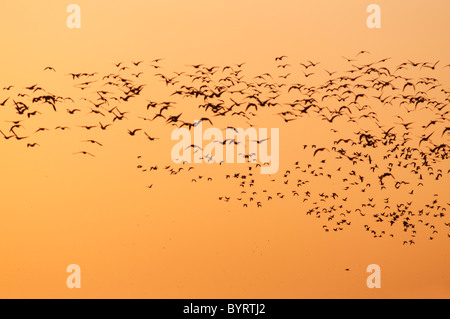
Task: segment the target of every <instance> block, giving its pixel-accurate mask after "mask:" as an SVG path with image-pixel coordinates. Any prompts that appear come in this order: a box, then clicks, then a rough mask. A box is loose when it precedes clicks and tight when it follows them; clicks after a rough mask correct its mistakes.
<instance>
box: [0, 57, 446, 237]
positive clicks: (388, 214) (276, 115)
mask: <svg viewBox="0 0 450 319" xmlns="http://www.w3.org/2000/svg"><path fill="white" fill-rule="evenodd" d="M369 57H371V53H370V52H367V51H360V52H358V53H357V54H356V55H355V56H354V57H351V58H347V57H342V58H343V60H342V63H343V64H344V68H345V70H344V71H329V70H327V69H324V68H321V62H318V61H300V62H295V61H293V60H292V59H290V58H289V57H287V56H279V57H276V58H275V59H274V60H275V65H274V71H273V72H270V73H269V72H265V73H262V74H257V75H255V76H253V75H246V63H240V64H233V65H227V66H223V67H219V66H207V65H203V64H195V65H187V66H186V67H185V70H184V71H181V72H170V71H167V72H164V71H163V70H165V68H164V66H163V65H162V59H155V60H153V61H151V62H150V63H149V62H145V61H130V62H119V63H116V64H114V66H113V68H114V71H113V72H111V73H109V74H100V73H97V72H93V73H84V72H82V73H69V74H64V76H66V77H68V78H69V79H70V81H72V84H73V88H74V90H76V91H78V92H79V93H78V94H79V95H80V96H81V97H79V98H76V97H75V95H74V96H62V95H57V94H54V93H51V91H50V90H48V89H47V88H44V87H42V86H40V85H38V84H33V85H30V86H26V87H20V88H17V87H15V86H14V85H9V86H6V87H3V88H2V90H1V91H0V116H1V114H2V112H3V113H5V112H8V113H7V114H9V115H11V116H14V118H13V119H11V120H7V121H6V123H8V124H6V125H2V127H1V126H0V133H1V134H2V136H3V139H4V140H5V141H19V142H21V143H24V146H26V147H27V148H36V147H39V146H40V143H39V142H40V141H39V136H40V135H41V134H44V133H46V132H47V133H48V132H50V131H61V132H62V131H68V130H72V129H78V130H85V131H86V132H92V134H94V132H95V134H96V136H97V135H98V134H99V133H103V134H107V132H108V131H109V130H111V128H112V127H115V126H116V125H118V124H119V123H132V124H133V125H134V126H131V125H130V127H128V128H127V129H124V130H123V133H124V134H127V135H129V136H131V137H133V138H141V139H144V140H147V141H149V142H157V141H158V140H164V139H167V140H169V138H170V135H169V134H167V135H165V136H161V135H159V134H158V133H161V132H162V128H163V127H169V128H172V129H173V128H175V127H186V128H188V129H189V130H192V129H194V128H195V127H196V125H198V123H199V122H195V119H197V120H200V121H201V122H203V123H204V124H205V125H211V126H214V127H222V128H223V130H224V131H226V130H234V129H235V128H236V127H249V126H256V125H255V123H256V122H257V121H258V120H259V119H261V118H269V119H270V120H271V123H273V125H272V127H284V126H286V127H287V126H294V127H295V125H296V122H297V121H298V122H297V123H299V122H301V121H307V122H310V123H313V124H312V125H313V126H315V127H319V128H320V129H321V132H322V133H321V135H322V136H326V140H327V141H326V142H323V143H322V142H321V144H318V143H311V144H307V143H305V140H304V139H302V140H301V141H299V142H298V145H293V146H292V147H291V148H290V152H292V154H293V155H295V156H296V157H297V158H298V159H297V160H295V161H293V162H292V163H291V164H290V165H289V166H288V167H282V171H280V172H278V173H277V174H275V175H272V176H264V175H261V174H258V173H256V172H255V168H256V167H258V166H260V165H267V163H258V161H257V159H256V156H255V155H256V154H238V156H243V157H245V158H246V159H247V164H246V165H245V168H242V169H238V170H237V171H236V170H235V171H230V170H228V171H226V172H224V174H223V176H217V174H218V173H217V172H218V171H217V170H216V171H215V176H206V175H205V171H202V169H204V168H205V165H202V164H200V165H198V164H189V163H183V164H173V163H169V164H167V163H166V164H163V165H161V164H159V163H156V159H151V161H152V162H151V163H145V162H144V156H142V155H138V156H137V158H138V165H137V169H139V170H140V171H142V172H143V173H146V174H155V173H156V172H164V173H166V174H167V175H168V176H174V175H180V176H187V178H188V181H189V182H190V183H192V184H200V183H202V182H205V183H213V182H214V181H216V180H217V179H223V180H225V181H227V180H228V182H229V183H233V182H234V184H233V186H234V187H232V188H230V189H227V191H226V194H224V195H220V196H219V197H218V199H219V200H220V201H223V202H236V203H239V204H240V205H241V206H242V207H243V208H247V207H251V206H254V207H256V208H259V207H262V206H263V205H266V204H268V203H269V202H271V201H276V200H286V199H288V198H290V200H295V201H298V202H299V204H300V207H301V208H302V209H304V211H305V213H306V215H307V216H311V217H314V218H316V219H317V220H318V221H319V222H320V223H321V224H322V228H323V230H324V231H325V232H338V231H342V230H344V229H346V228H348V227H350V226H351V225H352V222H353V223H355V222H356V221H358V220H359V218H361V220H362V221H363V222H362V224H363V227H364V230H365V231H367V232H368V233H369V234H370V235H371V236H373V237H375V238H378V237H383V236H387V237H396V238H397V237H400V238H402V239H401V241H402V243H403V244H404V245H412V244H414V243H415V240H416V237H417V236H418V233H419V232H423V233H425V234H426V235H424V237H425V238H428V239H429V240H432V239H434V238H435V237H436V236H438V234H439V233H440V232H442V231H443V232H445V234H446V236H447V237H450V220H449V219H448V217H447V215H446V211H447V208H449V207H450V203H449V202H448V200H449V198H448V190H446V189H445V179H446V178H448V174H449V173H450V167H449V165H448V157H449V154H450V149H449V145H448V139H449V133H450V126H449V122H450V117H449V113H450V110H449V109H448V105H449V102H450V89H448V88H446V87H445V86H444V85H443V84H442V83H441V82H440V81H439V79H438V78H437V76H434V73H435V72H438V71H439V72H450V65H444V64H443V63H441V62H440V61H430V62H417V61H410V60H408V61H406V62H403V63H400V64H397V65H391V63H390V62H391V58H383V59H377V60H375V61H370V62H364V63H363V62H361V59H363V58H369ZM148 69H150V71H149V70H148ZM43 72H47V73H55V76H56V75H57V74H58V72H57V70H56V69H55V68H53V67H51V66H48V67H46V68H45V69H44V70H43ZM411 74H412V75H411ZM417 74H422V75H421V76H417ZM145 76H147V77H148V76H150V77H152V79H153V80H157V81H158V82H160V83H161V84H160V86H161V87H160V89H159V91H160V92H167V96H166V98H164V99H163V100H157V99H155V98H150V99H149V96H151V94H145V93H144V92H145V89H146V86H147V85H148V84H147V83H145V81H143V80H142V79H143V78H144V77H145ZM153 89H155V88H154V86H152V90H153ZM54 112H56V113H63V114H64V116H65V117H67V118H68V120H67V122H66V123H69V124H61V123H56V124H55V126H53V127H49V126H48V127H47V126H45V127H43V126H40V125H36V122H37V123H39V119H41V118H42V117H45V116H46V115H47V114H49V113H54ZM77 121H79V122H80V124H79V125H73V123H76V122H77ZM137 121H139V122H140V123H142V124H141V125H140V127H136V125H135V124H136V123H138V122H137ZM46 123H48V122H46ZM303 123H304V122H303ZM157 135H158V136H157ZM266 141H267V139H265V140H258V141H256V142H258V143H265V142H266ZM216 142H218V143H220V144H222V145H225V144H226V143H230V144H231V143H234V144H237V143H238V142H237V141H236V140H221V141H216ZM294 142H295V140H294V141H292V143H294ZM82 143H85V144H86V145H90V147H91V149H94V150H99V149H100V148H101V147H103V143H102V142H101V141H99V140H98V139H97V138H94V137H93V138H89V139H86V140H83V141H82ZM191 148H192V151H198V149H200V150H201V147H200V146H198V145H195V144H192V145H191ZM91 149H89V148H88V147H86V148H85V149H83V150H77V151H75V152H74V155H77V156H81V155H86V156H89V157H95V151H92V150H91ZM297 152H298V154H299V155H297ZM281 156H283V154H281ZM306 158H309V160H308V161H306V160H305V159H306ZM203 159H204V160H205V161H206V162H213V161H214V155H213V154H207V155H204V158H203ZM225 166H226V165H222V167H221V169H223V170H224V171H225V170H226V168H225ZM233 169H234V168H233ZM199 170H200V173H197V171H199ZM219 172H220V171H219ZM439 183H440V184H439ZM314 185H316V187H314ZM327 185H328V186H329V187H327ZM434 185H442V186H438V187H441V190H442V191H443V192H444V197H445V196H447V197H445V198H444V199H443V200H442V199H440V192H434V193H433V192H432V193H430V196H426V195H422V198H420V197H419V198H418V197H417V194H425V193H423V192H424V191H423V190H425V189H429V188H431V189H433V187H435V186H434ZM425 186H428V188H427V187H425ZM147 187H148V188H152V187H153V184H151V185H149V186H147ZM315 189H316V191H314V190H315ZM317 189H320V191H317ZM446 191H447V193H446V194H445V192H446ZM447 221H448V222H447ZM447 227H448V228H447ZM445 230H447V231H445Z"/></svg>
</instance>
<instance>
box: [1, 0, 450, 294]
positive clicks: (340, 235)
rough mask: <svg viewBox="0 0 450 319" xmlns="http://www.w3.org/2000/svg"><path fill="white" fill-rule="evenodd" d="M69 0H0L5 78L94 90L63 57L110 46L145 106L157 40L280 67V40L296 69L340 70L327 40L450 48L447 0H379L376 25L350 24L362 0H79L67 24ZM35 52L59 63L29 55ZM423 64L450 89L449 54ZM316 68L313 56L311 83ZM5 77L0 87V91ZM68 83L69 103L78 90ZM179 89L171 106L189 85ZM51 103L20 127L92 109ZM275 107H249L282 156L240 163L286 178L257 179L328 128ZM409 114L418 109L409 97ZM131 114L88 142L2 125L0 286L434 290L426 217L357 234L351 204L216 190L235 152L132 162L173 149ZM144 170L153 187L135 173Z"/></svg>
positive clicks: (438, 290) (179, 65)
mask: <svg viewBox="0 0 450 319" xmlns="http://www.w3.org/2000/svg"><path fill="white" fill-rule="evenodd" d="M69 3H70V2H65V1H51V0H47V1H20V0H19V1H10V0H5V1H2V3H1V4H0V30H3V31H2V33H1V35H2V37H1V39H2V40H1V41H2V42H1V45H0V49H1V54H0V57H1V59H0V89H1V88H3V87H6V86H8V85H14V86H15V87H14V89H13V91H14V93H15V94H16V93H17V92H20V90H22V91H23V90H24V89H23V88H24V87H25V86H30V85H33V84H39V85H41V86H43V87H45V88H48V89H49V90H51V91H52V92H54V93H55V94H61V95H65V96H76V97H77V98H78V99H79V98H81V97H83V94H91V95H89V98H92V96H93V95H92V93H88V92H80V91H79V90H76V89H74V87H73V82H72V80H71V77H70V76H67V74H68V73H70V72H98V73H99V74H101V75H106V74H109V73H110V72H113V71H114V70H115V67H114V64H113V63H118V62H119V61H125V62H124V63H127V65H129V64H130V63H131V62H130V61H138V60H144V61H145V62H144V64H145V65H146V66H145V74H144V75H143V77H142V78H141V79H140V80H139V81H140V82H142V83H145V84H147V85H146V87H145V89H144V93H143V95H144V96H143V98H141V99H140V100H139V101H137V102H136V104H133V109H132V111H131V110H130V112H134V110H135V108H134V107H136V109H139V108H140V109H139V110H141V111H139V112H138V113H139V114H138V115H143V114H145V113H143V110H145V107H144V106H145V103H146V102H145V101H146V100H147V99H153V100H161V101H163V100H165V99H167V98H168V97H167V92H168V91H167V90H168V89H167V88H165V85H164V84H162V83H161V82H160V81H158V80H156V78H155V77H154V76H153V74H154V73H158V72H159V71H160V70H159V69H158V70H152V68H151V67H149V64H150V61H152V60H153V59H156V58H164V60H162V61H161V62H160V65H161V66H162V68H161V72H167V73H170V72H172V73H173V71H181V70H183V71H186V70H189V67H187V65H189V64H196V63H203V64H205V65H218V66H221V67H223V66H224V65H231V64H235V63H241V62H246V63H247V64H246V65H245V73H246V74H250V75H256V74H262V73H264V72H271V73H273V74H275V73H276V72H278V73H276V74H281V73H280V70H278V69H277V68H276V64H275V63H274V57H276V56H280V55H286V56H288V58H287V60H286V61H287V63H291V64H295V65H296V68H297V69H296V70H301V69H300V68H299V63H300V62H302V61H306V60H312V61H320V62H321V64H320V67H321V68H324V69H327V70H333V71H339V72H342V71H344V70H346V68H347V67H348V64H346V62H345V60H344V59H342V57H341V56H346V57H349V56H353V57H354V56H355V54H356V53H357V52H359V51H360V50H368V51H370V52H371V55H370V56H367V57H364V59H366V60H364V61H376V60H377V59H378V60H379V59H382V58H385V57H392V60H391V61H390V65H392V66H396V65H398V64H400V63H402V62H405V61H407V60H408V59H410V60H412V61H429V62H434V61H437V60H440V64H439V66H440V67H442V66H444V65H445V64H448V63H450V60H449V58H448V57H449V56H450V43H449V42H448V41H446V38H447V37H448V36H447V33H448V30H449V29H450V22H449V20H448V13H449V12H450V3H449V2H448V1H443V0H442V1H433V2H424V1H418V0H409V1H403V0H402V1H395V2H393V1H377V2H376V3H377V4H379V5H380V7H381V10H382V13H381V17H382V28H381V29H374V30H373V29H368V28H367V26H366V18H367V16H368V13H366V7H367V6H368V5H369V4H370V3H372V2H368V1H357V0H348V1H339V2H338V1H330V0H328V1H325V0H322V1H287V0H286V1H253V0H249V1H235V0H232V1H206V0H204V1H199V0H194V1H167V0H165V1H143V0H142V1H137V0H132V1H127V2H126V3H125V2H112V1H103V0H97V1H77V2H76V3H77V4H78V5H80V7H81V10H82V12H81V18H82V27H81V29H69V28H67V26H66V18H67V16H68V14H67V13H66V7H67V5H68V4H69ZM46 66H52V67H54V68H55V69H56V70H57V72H56V73H54V72H48V71H46V72H44V71H43V69H44V67H46ZM296 72H298V74H297V73H296V74H297V75H301V72H299V71H296ZM322 72H323V71H322ZM424 74H425V73H419V72H418V73H414V72H410V73H409V74H408V75H409V76H411V77H415V78H418V77H421V76H424ZM433 74H434V76H436V77H437V78H439V81H440V83H441V84H443V87H445V88H446V89H447V90H448V88H449V86H448V83H449V79H450V68H446V69H442V68H439V69H438V70H436V71H435V73H433ZM293 76H294V75H293ZM324 79H325V80H326V74H325V73H323V74H322V75H320V76H318V77H317V78H314V79H312V80H311V82H310V83H320V81H322V80H324ZM314 81H317V82H314ZM8 94H9V93H8V92H6V91H5V90H2V91H0V102H2V101H3V100H4V99H6V97H8V96H9V95H8ZM171 98H172V97H169V99H171ZM76 101H77V102H76V103H74V104H70V107H77V106H78V107H81V106H83V104H81V102H79V100H76ZM178 101H184V100H182V99H179V100H178ZM9 103H10V102H8V105H9ZM77 103H80V104H77ZM139 103H140V104H139ZM180 103H181V102H180ZM183 103H186V106H185V108H184V109H183V108H182V107H181V109H183V111H182V112H185V115H186V113H189V112H190V111H187V107H188V106H189V105H191V104H190V103H191V101H185V102H183ZM124 109H126V107H124ZM61 110H62V111H61V112H60V113H58V114H54V113H51V112H48V113H45V116H41V117H40V118H39V119H33V120H32V122H31V123H32V124H33V125H31V126H30V127H29V128H28V131H27V130H24V131H22V132H23V134H24V135H31V134H33V132H34V131H35V130H36V128H38V127H47V126H48V127H51V126H54V125H55V123H57V124H58V125H59V124H66V125H69V126H71V127H77V126H78V125H84V124H86V123H87V122H89V123H93V125H96V124H97V122H98V121H97V120H95V121H90V120H87V119H88V118H90V117H89V116H87V115H82V116H85V118H86V122H80V121H74V120H71V119H69V120H67V121H66V120H64V121H65V122H64V123H62V122H60V121H62V120H61V119H62V118H63V116H66V114H67V113H66V112H65V111H64V108H62V109H61ZM127 110H128V109H127ZM185 110H186V111H185ZM48 111H51V109H49V110H48ZM0 112H1V113H0V116H1V117H2V118H1V119H0V129H2V130H3V131H4V132H6V131H8V129H9V126H8V125H9V124H8V123H6V122H4V121H3V118H4V120H5V121H6V120H13V119H15V118H17V116H15V114H14V113H13V112H9V113H8V112H7V111H5V110H0ZM180 112H181V111H180ZM389 112H390V111H389V110H388V111H387V113H386V114H387V115H386V114H385V115H384V116H386V118H388V117H389V115H390V113H389ZM380 115H381V113H380ZM191 116H192V119H194V118H195V116H197V114H196V113H194V112H192V114H191ZM412 116H413V117H414V116H416V115H412ZM130 118H131V116H130ZM80 119H84V118H83V117H80ZM274 119H275V117H270V116H267V117H263V116H261V118H259V120H258V123H257V124H258V125H259V126H260V127H268V128H270V127H278V128H280V170H279V172H278V173H277V174H275V176H271V177H268V176H260V175H259V173H255V175H256V174H258V177H257V178H258V180H259V181H260V184H258V187H257V188H258V189H264V188H268V189H271V191H272V192H275V193H276V192H277V191H278V189H277V187H280V189H282V191H283V192H284V191H286V192H290V190H289V191H288V190H287V188H283V185H281V186H278V184H277V186H275V187H272V186H271V185H272V184H271V182H270V179H271V178H280V179H282V175H283V173H284V172H285V170H286V169H291V168H292V163H293V162H295V161H298V160H300V161H302V164H303V165H304V163H306V161H307V160H312V159H311V158H310V154H309V155H307V153H306V152H301V150H300V149H299V146H298V145H302V144H308V143H309V144H311V143H317V144H319V143H322V142H326V141H328V140H329V135H328V134H329V133H325V131H323V130H321V127H318V126H316V125H315V122H313V121H312V120H311V121H309V120H308V119H302V120H299V121H296V122H293V123H295V124H293V125H284V123H283V122H282V121H281V120H280V118H279V117H277V118H276V120H274ZM414 120H417V121H419V120H421V118H420V115H417V116H416V117H415V118H414ZM447 120H448V116H447ZM33 121H34V122H33ZM228 124H230V123H228ZM232 124H233V125H236V126H237V125H240V126H241V127H244V128H245V125H246V124H245V122H244V121H241V122H237V123H232ZM143 125H144V124H143V123H142V122H140V121H139V120H138V119H137V118H132V119H130V121H128V122H126V123H119V124H117V126H115V127H114V128H111V130H110V131H108V134H105V135H98V134H96V135H95V136H94V137H95V139H97V138H98V139H99V140H101V142H102V144H103V145H104V146H103V147H101V148H95V147H94V146H90V145H89V146H87V145H86V144H85V143H84V144H83V142H80V141H83V140H86V139H89V138H92V135H91V134H90V132H87V131H85V130H82V129H80V128H74V129H73V130H71V131H70V132H69V133H67V135H62V134H53V133H50V132H40V133H38V134H40V135H36V136H37V137H36V138H35V139H34V140H35V141H37V142H38V143H39V144H40V147H39V148H36V149H29V148H27V147H26V143H27V142H31V141H25V142H17V143H15V142H14V141H5V140H4V139H1V140H0V150H1V154H2V158H1V160H0V164H1V165H0V176H1V179H0V194H1V195H0V199H1V200H0V242H1V244H0V256H1V259H0V261H1V263H0V298H417V297H420V298H449V297H450V274H449V273H448V269H449V266H450V255H449V254H448V251H449V243H450V241H449V238H447V235H446V232H447V233H448V232H449V231H448V230H446V229H444V228H439V231H440V236H439V237H436V239H435V240H433V241H430V240H426V236H425V238H423V240H419V239H418V240H417V241H416V244H415V245H412V246H409V245H406V246H404V245H402V242H401V240H392V239H391V238H387V237H384V238H378V239H374V238H372V237H370V236H368V234H367V232H366V231H365V230H364V228H363V225H364V223H365V221H364V220H363V219H362V218H359V216H355V218H353V219H352V224H353V227H349V228H348V229H346V230H345V231H342V232H331V233H325V232H324V231H323V229H322V224H321V223H320V222H319V221H317V220H315V219H314V218H311V217H310V216H305V210H306V209H305V206H303V205H302V203H299V201H298V200H294V199H292V198H288V199H286V200H275V201H273V202H267V204H266V203H265V204H264V205H263V207H262V208H260V209H257V208H255V207H253V206H252V207H250V208H248V209H244V208H243V207H242V205H241V204H240V203H238V202H236V201H230V202H229V203H224V202H223V201H218V199H217V198H218V196H228V195H230V194H232V195H233V196H235V195H238V193H239V192H240V191H241V189H240V188H239V186H238V184H237V183H234V182H232V181H229V180H226V179H225V178H224V176H225V174H229V173H230V172H234V171H235V170H243V168H241V167H238V166H236V165H235V166H226V167H218V166H217V165H216V166H212V167H211V166H208V165H207V164H200V166H196V168H195V170H194V172H193V173H192V174H191V175H188V176H187V177H186V175H180V176H169V175H168V174H164V172H161V171H159V172H156V173H154V174H153V173H152V174H149V173H146V174H143V173H142V172H141V171H139V170H138V169H136V167H137V165H141V164H143V165H145V166H147V167H148V166H150V165H156V164H157V165H159V166H164V165H172V166H175V165H174V164H173V163H171V159H170V148H171V147H172V145H173V142H172V141H170V132H171V129H170V128H155V129H150V128H149V129H148V132H150V134H151V135H154V136H157V137H159V138H160V140H158V141H156V142H155V143H148V141H147V140H145V139H137V138H134V137H131V136H129V135H128V134H126V130H127V129H132V128H136V127H139V126H143ZM145 125H146V123H145ZM221 125H224V127H226V126H227V124H226V122H221ZM447 126H448V124H447ZM326 132H328V131H326ZM439 134H440V133H439ZM293 145H295V146H293ZM84 149H89V150H92V151H93V152H94V151H96V152H95V155H96V157H95V158H89V157H83V156H76V155H74V154H73V153H74V152H77V151H81V150H84ZM137 155H141V156H142V158H141V159H138V158H137ZM306 156H309V157H306ZM303 161H304V162H303ZM328 165H330V166H329V167H333V166H332V165H333V164H332V163H329V164H328ZM440 165H441V166H440V167H441V168H442V169H443V170H444V171H447V170H448V169H449V168H450V167H449V165H448V161H447V162H444V163H441V164H440ZM198 175H204V176H205V178H206V177H207V176H208V177H209V176H210V177H212V178H214V182H213V183H210V184H208V182H207V181H201V182H199V183H197V184H193V183H192V182H191V178H194V177H197V176H198ZM150 184H153V187H152V189H148V188H146V186H147V185H150ZM447 185H448V175H446V176H445V177H444V178H443V179H441V180H440V181H438V182H436V183H432V184H431V185H429V187H428V188H426V189H423V190H420V191H416V196H415V197H414V200H416V201H422V202H424V203H425V202H426V203H429V202H430V201H431V200H433V194H434V193H439V199H440V202H441V203H447V201H448V200H449V195H450V192H449V190H448V187H447ZM333 186H334V185H327V184H320V183H319V184H318V185H315V186H314V187H315V190H317V191H320V190H322V188H323V189H328V188H332V187H333ZM327 187H328V188H327ZM302 191H303V190H302ZM303 192H304V191H303ZM340 194H342V195H343V196H345V194H344V193H343V192H342V191H341V193H340ZM288 195H289V196H290V194H288ZM373 196H374V197H377V196H378V197H379V196H383V195H381V193H378V192H374V193H373ZM399 196H400V195H399ZM290 197H291V196H290ZM348 197H349V201H350V202H353V201H355V202H358V200H359V199H361V198H362V197H360V195H359V194H356V193H350V192H349V193H348ZM398 199H399V200H402V199H403V198H401V197H399V198H398ZM381 200H382V199H381ZM448 220H449V219H448V217H446V221H447V222H448ZM398 233H399V236H401V231H398ZM73 263H74V264H78V265H80V267H81V272H82V279H81V280H82V288H81V289H68V288H67V287H66V278H67V276H68V274H67V273H66V267H67V265H69V264H73ZM369 264H378V265H380V267H381V272H382V279H381V280H382V288H381V289H369V288H367V286H366V278H367V276H368V275H369V274H368V273H366V267H367V266H368V265H369ZM346 268H348V269H350V271H345V269H346Z"/></svg>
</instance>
